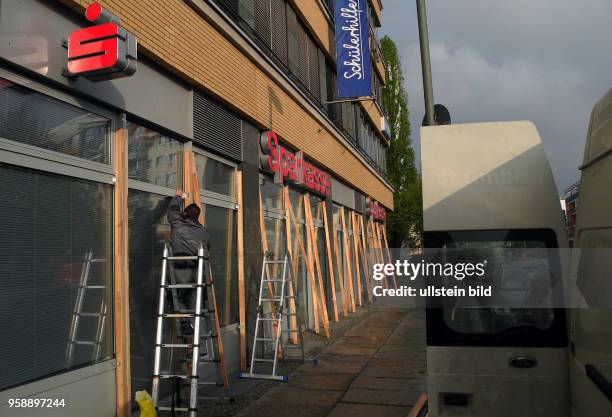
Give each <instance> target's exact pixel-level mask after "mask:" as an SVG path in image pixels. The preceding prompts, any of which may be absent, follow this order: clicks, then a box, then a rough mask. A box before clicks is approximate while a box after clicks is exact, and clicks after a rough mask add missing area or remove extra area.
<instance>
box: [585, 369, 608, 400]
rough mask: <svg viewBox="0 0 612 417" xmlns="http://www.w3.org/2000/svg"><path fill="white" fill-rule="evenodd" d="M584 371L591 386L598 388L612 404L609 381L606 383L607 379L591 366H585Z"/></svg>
mask: <svg viewBox="0 0 612 417" xmlns="http://www.w3.org/2000/svg"><path fill="white" fill-rule="evenodd" d="M584 370H585V371H586V374H587V376H588V377H589V379H590V380H591V381H592V382H593V384H595V386H596V387H597V388H599V390H600V391H601V393H602V394H603V395H605V396H606V398H607V399H608V401H610V402H612V383H610V381H608V379H607V378H606V377H605V376H604V375H603V374H602V373H601V372H599V371H598V370H597V368H595V366H593V365H588V364H587V365H585V366H584Z"/></svg>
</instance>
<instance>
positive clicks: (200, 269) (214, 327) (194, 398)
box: [151, 244, 228, 417]
mask: <svg viewBox="0 0 612 417" xmlns="http://www.w3.org/2000/svg"><path fill="white" fill-rule="evenodd" d="M175 261H197V275H196V276H197V278H196V282H195V283H181V284H177V283H175V282H174V279H173V274H172V266H171V263H172V262H175ZM205 265H207V266H205ZM205 271H207V272H208V277H207V278H206V279H205V278H204V275H205ZM168 273H170V281H171V283H170V284H168V283H167V279H166V278H167V276H168ZM186 289H194V290H195V291H196V305H195V310H191V311H187V310H179V307H178V300H177V298H178V297H177V294H176V292H177V290H186ZM168 290H170V291H171V295H172V297H171V299H172V303H173V304H174V306H173V307H174V308H173V312H172V313H167V312H166V311H165V303H166V299H167V295H168V294H167V291H168ZM204 290H206V291H207V299H208V300H207V304H208V306H205V305H204V294H203V291H204ZM189 318H192V319H193V320H194V325H193V328H194V332H193V340H192V343H187V340H186V339H187V337H188V336H183V335H178V336H177V338H181V339H183V340H182V341H183V343H165V342H163V341H162V332H163V327H164V326H163V323H164V319H189ZM202 318H204V320H207V322H208V324H209V327H210V329H209V331H207V332H206V334H200V330H201V319H202ZM196 341H198V342H197V343H196ZM202 342H204V343H203V345H202V344H201V343H202ZM200 347H203V348H204V350H205V352H204V353H200ZM181 348H183V349H185V358H186V360H185V362H190V365H191V366H190V369H189V368H188V369H187V370H186V371H185V373H184V374H179V373H167V372H162V371H161V356H162V350H163V349H171V350H172V349H181ZM189 356H191V360H190V361H189V359H188V357H189ZM203 358H204V359H203ZM201 363H213V364H214V365H215V368H216V380H215V381H203V380H200V375H199V365H200V364H201ZM219 379H220V380H221V382H219ZM161 380H174V381H181V380H182V381H187V382H188V385H189V404H188V407H184V406H183V407H181V406H180V405H179V406H174V403H173V404H172V406H169V407H168V406H160V405H159V388H160V382H161ZM201 385H215V386H217V387H225V389H227V388H228V379H227V371H226V369H225V361H224V357H223V345H222V341H221V335H220V327H219V318H218V312H217V303H216V298H215V290H214V284H213V279H212V270H211V266H210V262H209V261H208V258H207V257H206V258H205V256H204V248H203V247H202V246H200V248H199V250H198V255H196V256H171V255H170V248H169V246H168V245H167V244H166V245H165V247H164V252H163V260H162V273H161V285H160V292H159V310H158V316H157V333H156V336H155V362H154V370H153V386H152V390H151V391H152V395H151V397H152V398H153V404H154V406H155V408H156V410H158V411H171V412H173V413H174V412H183V413H188V415H189V416H190V417H196V416H197V406H198V399H213V398H212V397H209V398H203V397H198V387H199V386H201ZM215 399H218V398H215Z"/></svg>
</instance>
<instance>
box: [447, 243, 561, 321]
mask: <svg viewBox="0 0 612 417" xmlns="http://www.w3.org/2000/svg"><path fill="white" fill-rule="evenodd" d="M451 236H452V234H451ZM442 249H443V252H442V253H444V256H445V259H444V261H445V262H449V263H457V262H466V261H469V262H474V263H477V262H481V261H482V260H485V259H486V260H487V265H486V267H485V276H486V277H487V281H488V283H491V284H493V285H494V289H493V294H494V295H493V298H492V299H487V300H483V304H485V303H486V305H487V307H482V308H478V307H476V308H474V307H473V304H471V308H461V302H462V300H461V299H452V298H451V299H447V300H446V301H445V303H444V305H443V309H444V322H445V323H446V325H447V326H448V327H449V328H451V329H452V330H453V331H456V332H460V333H501V332H503V331H506V330H508V329H511V328H513V327H524V326H531V327H535V328H537V329H542V330H545V329H548V328H550V326H551V325H552V323H553V321H554V311H553V309H552V308H537V309H536V308H520V306H521V305H525V306H529V307H532V306H534V305H536V302H535V301H534V300H535V299H539V298H541V297H542V296H544V297H550V291H549V288H551V287H552V282H551V276H552V275H551V271H550V266H549V260H548V251H547V250H546V244H545V243H544V242H543V241H525V240H494V241H490V240H487V241H453V242H449V243H447V244H445V245H443V248H442ZM448 249H451V250H448ZM466 258H469V259H466ZM474 298H475V297H471V299H470V300H469V302H470V303H478V302H479V300H477V299H474ZM491 304H493V305H497V306H498V307H493V308H491V307H488V306H489V305H491ZM544 305H549V306H550V305H552V303H551V302H550V300H549V302H548V303H544Z"/></svg>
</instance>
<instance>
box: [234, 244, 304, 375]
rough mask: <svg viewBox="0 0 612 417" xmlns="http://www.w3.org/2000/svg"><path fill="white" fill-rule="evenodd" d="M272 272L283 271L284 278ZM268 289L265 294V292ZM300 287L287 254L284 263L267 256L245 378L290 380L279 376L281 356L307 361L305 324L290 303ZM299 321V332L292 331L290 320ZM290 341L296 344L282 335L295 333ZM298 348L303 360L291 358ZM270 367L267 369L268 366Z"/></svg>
mask: <svg viewBox="0 0 612 417" xmlns="http://www.w3.org/2000/svg"><path fill="white" fill-rule="evenodd" d="M272 270H275V271H278V270H280V271H282V272H281V276H280V277H279V276H275V275H273V274H272V272H271V271H272ZM264 288H266V291H264ZM296 290H297V288H296V287H295V282H294V280H293V274H292V272H291V263H290V261H289V256H288V255H285V257H284V259H283V260H282V261H279V260H272V259H271V258H270V256H269V255H268V254H267V253H266V255H264V259H263V265H262V269H261V282H260V285H259V302H258V305H257V320H256V322H255V334H254V336H253V349H252V351H251V367H250V370H249V372H248V373H243V374H242V377H243V378H257V379H272V380H276V381H284V382H286V381H287V379H288V378H287V376H282V375H278V373H277V370H278V369H277V367H278V360H279V357H280V353H281V352H283V358H284V359H299V360H302V361H303V360H304V358H305V356H304V337H303V333H302V332H303V325H302V322H301V320H300V315H299V313H298V310H292V309H291V308H289V307H288V306H289V303H286V301H288V300H293V301H295V300H296V294H297V291H296ZM293 319H297V329H292V328H291V321H292V320H293ZM296 332H297V334H298V335H297V337H293V338H291V337H290V336H289V337H288V339H289V338H291V339H292V340H293V341H294V343H293V344H290V343H284V341H283V337H282V335H283V334H288V335H290V334H295V333H296ZM289 349H298V350H299V351H300V352H301V356H300V357H290V356H289V355H287V350H289ZM266 364H267V366H266Z"/></svg>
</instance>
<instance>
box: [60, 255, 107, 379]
mask: <svg viewBox="0 0 612 417" xmlns="http://www.w3.org/2000/svg"><path fill="white" fill-rule="evenodd" d="M104 262H106V259H95V258H94V257H93V251H91V250H90V251H87V252H85V256H84V259H83V266H82V268H81V278H80V279H79V285H78V287H77V296H76V301H75V304H74V310H73V312H72V322H71V324H70V333H69V334H68V344H67V346H66V367H67V368H69V369H70V368H71V367H73V366H74V365H76V364H75V363H74V355H75V350H76V347H77V346H79V347H83V348H85V347H87V348H89V349H91V360H92V362H94V363H95V362H98V360H99V359H100V355H101V353H102V343H103V342H104V331H105V328H106V326H105V324H106V316H107V315H108V306H107V304H106V297H105V296H104V293H103V292H104V291H105V290H106V285H91V282H90V274H91V269H92V267H93V266H94V265H96V264H100V263H104ZM88 291H95V292H96V293H97V297H96V298H97V299H98V300H99V301H98V305H99V307H98V311H88V312H84V311H83V303H84V301H85V298H86V294H87V292H88ZM85 318H93V319H95V320H96V330H95V334H94V340H83V339H82V338H80V336H79V330H80V328H81V326H82V324H81V322H82V321H83V320H84V319H85Z"/></svg>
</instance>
